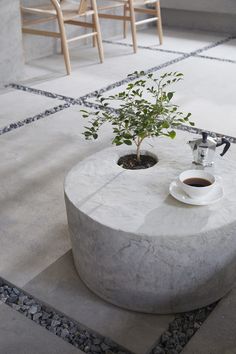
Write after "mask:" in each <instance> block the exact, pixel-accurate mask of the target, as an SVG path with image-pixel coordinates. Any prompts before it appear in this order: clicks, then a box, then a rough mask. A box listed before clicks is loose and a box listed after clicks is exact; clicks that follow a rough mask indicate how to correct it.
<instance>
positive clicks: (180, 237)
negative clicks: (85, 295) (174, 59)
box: [65, 132, 236, 313]
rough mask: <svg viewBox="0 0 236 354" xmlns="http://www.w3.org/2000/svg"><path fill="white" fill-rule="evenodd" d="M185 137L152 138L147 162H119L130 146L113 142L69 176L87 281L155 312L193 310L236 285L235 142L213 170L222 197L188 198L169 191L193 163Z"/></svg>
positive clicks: (72, 220) (121, 301)
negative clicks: (199, 202)
mask: <svg viewBox="0 0 236 354" xmlns="http://www.w3.org/2000/svg"><path fill="white" fill-rule="evenodd" d="M188 139H189V135H187V134H186V133H183V132H178V137H177V138H176V139H175V140H174V141H169V140H167V139H165V138H158V139H156V140H155V141H153V143H152V144H153V149H152V150H151V152H152V153H154V154H156V155H157V156H158V158H159V162H158V163H157V164H156V165H155V166H153V167H152V168H150V169H146V170H139V171H132V170H124V169H122V168H121V167H120V166H118V165H117V163H116V162H117V161H118V159H119V156H122V155H124V154H126V153H128V152H130V150H127V149H126V150H125V149H124V148H120V149H118V148H112V149H106V150H104V151H102V152H99V153H97V154H95V155H93V156H90V157H89V158H87V159H85V160H84V161H82V162H81V163H79V164H78V165H76V166H75V167H74V168H73V169H72V170H71V171H70V172H69V174H68V176H67V177H66V181H65V199H66V207H67V215H68V224H69V229H70V235H71V240H72V250H73V255H74V260H75V265H76V268H77V270H78V272H79V274H80V276H81V279H82V280H83V281H84V282H85V283H86V284H87V286H88V287H89V288H90V289H92V290H93V291H94V292H95V293H97V294H98V295H100V296H101V297H103V298H104V299H106V300H108V301H110V302H112V303H114V304H116V305H119V306H123V307H125V308H128V309H132V310H137V311H144V312H154V313H170V312H181V311H188V310H192V309H195V308H199V307H202V306H205V305H207V304H210V303H212V302H214V301H216V300H217V299H219V298H220V297H222V296H223V295H225V294H226V293H227V292H228V291H229V290H230V289H231V288H232V287H233V284H234V282H235V280H236V276H235V271H234V268H235V263H236V258H235V250H236V241H235V232H236V219H235V212H234V210H235V207H236V186H235V185H232V183H231V181H232V180H233V179H234V178H235V173H236V172H235V171H236V163H235V161H234V159H233V156H235V148H236V147H235V146H232V149H231V153H229V154H228V156H225V158H224V159H222V158H221V157H220V156H219V155H218V156H217V158H216V164H215V171H214V173H215V174H217V175H220V176H222V178H223V182H222V183H223V186H224V189H225V195H224V198H223V199H222V200H221V201H220V202H218V203H216V204H213V205H209V206H205V207H198V206H189V205H185V204H181V203H179V202H177V201H176V200H175V199H173V198H172V197H171V196H170V195H169V191H168V188H169V184H170V183H171V181H172V180H173V179H174V178H176V177H177V176H178V175H179V173H180V172H181V171H183V170H186V169H189V168H190V167H191V165H190V161H191V154H190V151H189V150H188V149H189V147H188V146H187V145H186V142H187V141H188ZM149 150H150V149H149ZM94 269H96V273H95V272H94V271H93V270H94Z"/></svg>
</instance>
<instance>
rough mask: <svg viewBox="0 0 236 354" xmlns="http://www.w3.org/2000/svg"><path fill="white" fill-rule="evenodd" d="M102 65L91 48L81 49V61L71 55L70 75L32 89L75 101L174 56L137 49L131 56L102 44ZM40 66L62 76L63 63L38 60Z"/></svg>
mask: <svg viewBox="0 0 236 354" xmlns="http://www.w3.org/2000/svg"><path fill="white" fill-rule="evenodd" d="M104 49H105V61H104V63H103V64H100V63H98V61H97V60H96V58H95V54H96V53H95V52H94V48H88V49H83V52H82V51H81V57H80V56H79V54H78V53H76V51H75V50H73V55H72V74H71V75H70V76H62V77H61V78H58V79H55V80H50V81H48V82H44V83H40V84H36V85H35V86H34V87H35V88H39V89H42V90H47V91H51V92H55V93H59V94H63V95H67V96H70V97H79V96H82V95H85V94H87V93H89V92H91V91H94V90H98V89H100V88H102V87H104V86H107V85H110V84H112V83H113V82H114V81H118V80H121V79H123V78H125V77H126V75H128V74H129V73H132V72H134V71H135V70H145V69H148V68H150V67H153V66H157V65H160V64H162V63H164V62H166V61H169V60H172V59H175V58H176V57H177V55H174V54H169V53H161V52H156V51H150V50H145V49H141V50H139V51H138V53H137V54H133V52H132V48H130V47H123V46H117V45H112V44H106V45H105V46H104ZM40 63H41V65H44V66H47V67H52V69H53V68H57V67H60V68H61V69H60V70H61V71H62V72H63V70H64V68H63V60H62V58H61V57H60V59H59V56H52V57H48V58H45V59H42V60H40Z"/></svg>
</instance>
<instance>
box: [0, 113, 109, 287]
mask: <svg viewBox="0 0 236 354" xmlns="http://www.w3.org/2000/svg"><path fill="white" fill-rule="evenodd" d="M79 109H80V108H79V107H78V106H76V107H73V108H72V109H70V108H69V109H66V110H64V111H61V112H58V113H56V114H53V115H51V116H48V117H47V118H45V119H42V120H39V121H37V122H34V123H32V124H29V125H27V126H25V127H22V128H19V129H17V130H14V131H12V132H10V133H7V134H5V135H2V136H1V139H0V147H1V156H2V157H1V161H0V180H1V184H0V234H1V238H0V274H1V275H2V276H3V277H5V278H6V279H8V280H9V281H12V282H13V283H16V284H17V285H19V286H22V285H24V284H25V283H26V282H28V281H29V280H30V279H32V278H33V277H35V276H36V275H37V274H39V273H40V272H41V271H42V270H43V269H45V268H46V267H47V266H49V265H50V264H51V263H52V262H54V261H55V260H56V259H57V258H58V257H60V256H61V255H62V254H64V253H65V252H66V251H67V250H68V249H69V248H70V242H69V239H68V232H67V221H66V212H65V205H64V191H63V181H64V177H65V175H66V173H67V171H68V170H69V169H70V168H71V167H72V166H73V165H75V164H76V162H78V161H79V160H81V159H82V158H83V157H85V156H88V155H89V154H91V153H94V152H95V151H97V150H99V149H102V148H104V147H106V146H107V145H108V142H110V131H109V129H107V130H106V129H105V128H104V134H103V136H102V138H100V139H98V140H97V141H92V142H87V141H85V140H84V138H83V136H82V134H81V133H82V131H83V126H84V124H85V121H84V120H83V119H82V118H81V114H80V112H79Z"/></svg>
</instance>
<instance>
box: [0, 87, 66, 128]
mask: <svg viewBox="0 0 236 354" xmlns="http://www.w3.org/2000/svg"><path fill="white" fill-rule="evenodd" d="M64 103H65V102H62V101H60V100H58V99H54V100H52V99H50V98H48V97H45V96H39V95H34V94H31V93H26V92H22V91H11V92H7V93H5V94H2V95H0V105H1V111H0V128H2V127H4V126H5V125H7V124H10V123H14V122H17V121H19V120H22V119H24V118H26V117H32V116H34V115H35V114H36V113H42V112H44V111H45V110H46V109H50V108H53V107H54V106H58V105H60V104H64Z"/></svg>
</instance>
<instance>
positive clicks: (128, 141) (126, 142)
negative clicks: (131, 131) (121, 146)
mask: <svg viewBox="0 0 236 354" xmlns="http://www.w3.org/2000/svg"><path fill="white" fill-rule="evenodd" d="M124 143H125V144H126V145H132V141H131V140H124Z"/></svg>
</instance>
